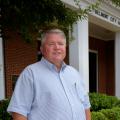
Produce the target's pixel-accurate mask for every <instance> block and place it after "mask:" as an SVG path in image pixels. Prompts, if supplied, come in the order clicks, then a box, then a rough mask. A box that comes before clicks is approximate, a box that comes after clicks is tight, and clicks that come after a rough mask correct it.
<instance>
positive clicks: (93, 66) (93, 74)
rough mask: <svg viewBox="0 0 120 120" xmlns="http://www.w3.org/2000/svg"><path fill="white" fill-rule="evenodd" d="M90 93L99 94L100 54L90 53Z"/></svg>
mask: <svg viewBox="0 0 120 120" xmlns="http://www.w3.org/2000/svg"><path fill="white" fill-rule="evenodd" d="M89 91H90V92H98V52H97V51H92V50H91V51H89Z"/></svg>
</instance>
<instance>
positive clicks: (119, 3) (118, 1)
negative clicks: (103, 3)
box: [111, 0, 120, 7]
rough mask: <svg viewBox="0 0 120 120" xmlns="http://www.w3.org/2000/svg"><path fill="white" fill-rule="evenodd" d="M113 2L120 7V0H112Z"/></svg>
mask: <svg viewBox="0 0 120 120" xmlns="http://www.w3.org/2000/svg"><path fill="white" fill-rule="evenodd" d="M111 1H112V3H113V4H115V5H116V6H119V7H120V0H111Z"/></svg>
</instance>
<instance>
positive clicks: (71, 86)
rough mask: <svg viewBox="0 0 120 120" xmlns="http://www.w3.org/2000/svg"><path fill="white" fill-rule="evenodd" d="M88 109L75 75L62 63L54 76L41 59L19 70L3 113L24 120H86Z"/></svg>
mask: <svg viewBox="0 0 120 120" xmlns="http://www.w3.org/2000/svg"><path fill="white" fill-rule="evenodd" d="M89 107H90V102H89V97H88V94H87V92H85V90H84V87H83V84H82V80H81V77H80V75H79V73H78V72H77V71H76V70H75V69H74V68H73V67H71V66H69V65H66V64H65V63H63V65H62V67H61V70H60V72H58V71H57V69H56V67H55V66H54V65H53V64H51V63H50V62H48V61H47V60H46V59H44V58H42V60H41V61H39V62H37V63H34V64H32V65H29V66H28V67H26V68H25V69H24V70H23V72H22V73H21V75H20V77H19V78H18V80H17V83H16V87H15V91H14V93H13V95H12V98H11V101H10V104H9V106H8V109H7V110H8V112H17V113H19V114H22V115H24V116H26V117H27V118H28V120H86V118H85V109H88V108H89Z"/></svg>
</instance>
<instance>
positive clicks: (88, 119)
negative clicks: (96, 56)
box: [85, 109, 91, 120]
mask: <svg viewBox="0 0 120 120" xmlns="http://www.w3.org/2000/svg"><path fill="white" fill-rule="evenodd" d="M85 114H86V120H91V113H90V109H86V110H85Z"/></svg>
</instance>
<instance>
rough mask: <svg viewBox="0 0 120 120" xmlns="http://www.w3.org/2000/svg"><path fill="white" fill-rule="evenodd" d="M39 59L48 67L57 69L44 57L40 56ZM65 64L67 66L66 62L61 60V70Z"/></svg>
mask: <svg viewBox="0 0 120 120" xmlns="http://www.w3.org/2000/svg"><path fill="white" fill-rule="evenodd" d="M41 61H42V62H43V63H44V64H46V65H47V67H48V68H50V69H54V70H56V71H57V68H56V66H55V65H54V64H53V63H51V62H49V61H48V60H47V59H45V58H44V57H42V59H41ZM66 66H67V65H66V63H65V62H64V61H63V62H62V67H61V70H64V69H65V68H66ZM61 70H60V71H61Z"/></svg>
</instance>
